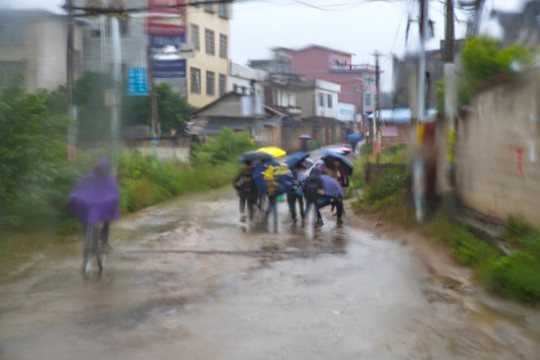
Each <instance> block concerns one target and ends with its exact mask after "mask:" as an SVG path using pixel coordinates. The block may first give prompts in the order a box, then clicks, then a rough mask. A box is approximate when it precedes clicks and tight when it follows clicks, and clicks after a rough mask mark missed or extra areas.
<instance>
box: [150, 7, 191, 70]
mask: <svg viewBox="0 0 540 360" xmlns="http://www.w3.org/2000/svg"><path fill="white" fill-rule="evenodd" d="M183 5H184V0H148V7H149V8H151V9H150V10H149V12H150V13H151V14H155V16H150V17H148V18H147V21H146V32H147V34H148V37H149V43H150V48H151V50H152V53H153V54H155V55H154V57H153V59H152V61H151V66H152V77H154V78H185V77H186V60H185V59H182V58H181V56H179V55H178V51H179V49H180V48H181V47H182V44H184V43H185V42H186V24H185V11H186V9H185V7H184V6H183ZM152 8H153V9H152ZM170 49H173V50H174V51H173V52H171V51H170Z"/></svg>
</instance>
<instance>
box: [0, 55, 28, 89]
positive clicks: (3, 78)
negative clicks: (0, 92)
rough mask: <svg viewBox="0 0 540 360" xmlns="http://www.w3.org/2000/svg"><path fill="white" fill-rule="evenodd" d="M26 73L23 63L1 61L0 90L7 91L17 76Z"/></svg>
mask: <svg viewBox="0 0 540 360" xmlns="http://www.w3.org/2000/svg"><path fill="white" fill-rule="evenodd" d="M24 72H25V71H24V62H22V61H0V89H6V88H7V87H8V86H9V85H10V84H11V82H12V81H13V79H14V78H15V76H16V75H17V74H19V73H20V74H24Z"/></svg>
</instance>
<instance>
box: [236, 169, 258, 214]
mask: <svg viewBox="0 0 540 360" xmlns="http://www.w3.org/2000/svg"><path fill="white" fill-rule="evenodd" d="M233 187H234V188H235V189H236V192H237V194H238V197H239V208H240V221H242V222H244V221H246V214H245V209H246V203H247V208H248V216H249V221H252V220H253V207H254V205H255V201H256V200H257V187H256V186H255V182H254V181H253V166H252V164H251V162H250V161H247V162H246V165H245V166H244V168H243V169H242V170H241V171H240V173H239V174H238V176H237V177H236V178H235V179H234V183H233Z"/></svg>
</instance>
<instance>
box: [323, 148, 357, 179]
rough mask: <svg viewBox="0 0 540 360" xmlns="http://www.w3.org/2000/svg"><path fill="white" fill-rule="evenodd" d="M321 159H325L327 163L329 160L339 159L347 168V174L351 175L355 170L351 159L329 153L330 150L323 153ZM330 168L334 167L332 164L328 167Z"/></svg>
mask: <svg viewBox="0 0 540 360" xmlns="http://www.w3.org/2000/svg"><path fill="white" fill-rule="evenodd" d="M321 159H324V160H325V162H326V161H328V160H329V159H330V160H331V159H337V160H339V161H340V162H341V163H342V164H343V165H344V166H345V167H346V168H347V173H348V174H349V175H351V174H352V173H353V169H354V165H353V164H352V163H351V162H350V161H349V159H347V158H346V157H345V156H343V155H341V154H337V153H335V152H333V151H329V150H324V151H322V152H321ZM328 166H329V167H332V166H331V164H329V165H328Z"/></svg>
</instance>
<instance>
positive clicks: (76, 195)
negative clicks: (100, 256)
mask: <svg viewBox="0 0 540 360" xmlns="http://www.w3.org/2000/svg"><path fill="white" fill-rule="evenodd" d="M119 199H120V191H119V189H118V184H117V182H116V179H115V178H114V177H113V176H112V174H111V173H110V172H109V161H108V160H107V158H101V159H100V160H99V161H98V162H97V163H96V165H95V167H94V171H92V172H91V173H89V174H88V175H86V176H85V177H84V178H83V179H82V180H81V181H79V183H78V184H77V185H75V187H74V188H73V190H72V191H71V193H70V195H69V202H68V204H67V208H68V210H69V211H70V212H71V213H73V214H74V215H75V216H76V217H77V218H78V219H79V221H80V222H81V223H82V225H83V228H84V229H86V228H87V227H89V226H96V225H99V224H102V227H101V230H100V233H99V239H100V240H101V242H102V248H103V249H105V250H110V249H111V247H110V246H109V227H110V223H111V221H112V220H116V219H118V218H120V207H119Z"/></svg>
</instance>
